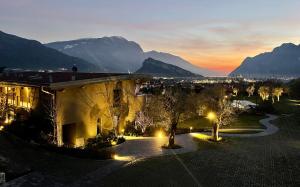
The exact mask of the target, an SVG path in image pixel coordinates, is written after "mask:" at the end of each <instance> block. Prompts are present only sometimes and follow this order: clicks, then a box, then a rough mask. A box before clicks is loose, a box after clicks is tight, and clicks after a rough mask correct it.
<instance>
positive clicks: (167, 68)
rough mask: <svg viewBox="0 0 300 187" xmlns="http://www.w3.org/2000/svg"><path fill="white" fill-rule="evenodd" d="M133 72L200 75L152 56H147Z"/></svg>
mask: <svg viewBox="0 0 300 187" xmlns="http://www.w3.org/2000/svg"><path fill="white" fill-rule="evenodd" d="M135 73H139V74H149V75H153V76H165V77H202V76H200V75H196V74H194V73H191V72H189V71H187V70H184V69H182V68H179V67H177V66H174V65H171V64H167V63H164V62H161V61H158V60H155V59H153V58H147V59H146V60H145V61H144V62H143V66H142V67H141V68H140V69H138V70H137V71H136V72H135Z"/></svg>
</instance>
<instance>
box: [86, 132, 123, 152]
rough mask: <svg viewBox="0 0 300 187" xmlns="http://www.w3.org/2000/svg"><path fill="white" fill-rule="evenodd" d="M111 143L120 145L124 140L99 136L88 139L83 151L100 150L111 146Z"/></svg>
mask: <svg viewBox="0 0 300 187" xmlns="http://www.w3.org/2000/svg"><path fill="white" fill-rule="evenodd" d="M112 142H115V143H116V144H120V143H123V142H125V138H123V137H116V136H101V135H97V136H96V137H95V138H89V139H88V140H87V143H86V145H85V149H89V150H93V149H101V148H105V147H110V146H112Z"/></svg>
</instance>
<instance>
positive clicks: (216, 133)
mask: <svg viewBox="0 0 300 187" xmlns="http://www.w3.org/2000/svg"><path fill="white" fill-rule="evenodd" d="M212 139H213V140H214V141H218V140H219V125H217V124H216V123H214V124H213V128H212Z"/></svg>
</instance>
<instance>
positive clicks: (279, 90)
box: [272, 87, 283, 103]
mask: <svg viewBox="0 0 300 187" xmlns="http://www.w3.org/2000/svg"><path fill="white" fill-rule="evenodd" d="M282 93H283V88H282V87H276V88H273V89H272V102H273V103H274V97H277V101H278V102H279V99H280V96H281V95H282Z"/></svg>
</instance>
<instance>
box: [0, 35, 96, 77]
mask: <svg viewBox="0 0 300 187" xmlns="http://www.w3.org/2000/svg"><path fill="white" fill-rule="evenodd" d="M74 64H76V66H77V67H78V69H79V71H86V72H92V71H100V70H101V69H100V68H99V67H97V66H95V65H93V64H91V63H89V62H87V61H85V60H82V59H79V58H76V57H73V56H68V55H66V54H63V53H61V52H59V51H57V50H55V49H52V48H48V47H46V46H44V45H43V44H42V43H40V42H39V41H37V40H32V39H26V38H22V37H19V36H16V35H12V34H7V33H5V32H3V31H0V66H5V67H7V68H21V69H30V70H41V69H43V70H45V69H47V70H49V69H50V70H58V69H60V68H63V69H71V68H72V66H73V65H74Z"/></svg>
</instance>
